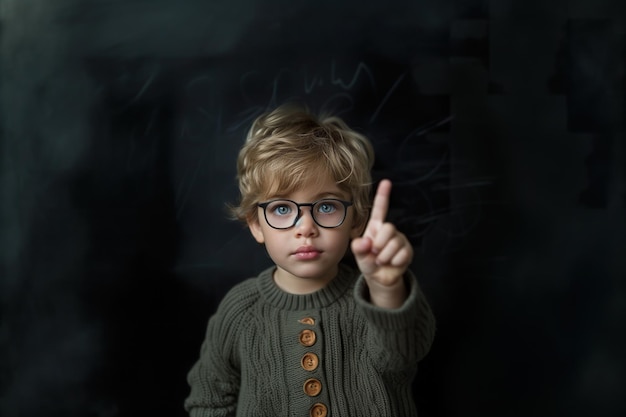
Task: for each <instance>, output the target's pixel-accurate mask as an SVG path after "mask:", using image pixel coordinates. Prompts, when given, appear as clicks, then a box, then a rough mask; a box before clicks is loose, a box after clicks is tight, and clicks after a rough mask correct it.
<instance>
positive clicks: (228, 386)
mask: <svg viewBox="0 0 626 417" xmlns="http://www.w3.org/2000/svg"><path fill="white" fill-rule="evenodd" d="M249 287H250V286H249V285H247V283H246V282H244V283H243V284H240V285H238V286H236V287H235V288H233V289H232V290H231V291H230V292H229V293H228V294H227V295H226V296H225V297H224V299H223V300H222V302H221V303H220V305H219V307H218V309H217V312H216V313H215V314H214V315H213V316H212V317H211V318H210V320H209V323H208V326H207V330H206V336H205V339H204V342H203V343H202V347H201V349H200V358H199V359H198V361H197V362H196V363H195V364H194V366H193V367H192V368H191V370H190V371H189V373H188V375H187V382H188V383H189V386H190V387H191V392H190V394H189V397H187V399H186V400H185V404H184V405H185V409H186V410H187V412H188V413H189V415H190V417H214V416H215V417H217V416H219V417H226V416H235V414H236V408H237V398H238V395H239V385H240V371H239V370H240V366H239V363H240V362H239V356H238V336H239V335H240V334H242V332H243V331H245V330H244V329H243V327H245V324H246V322H247V320H246V310H247V306H249V305H250V301H251V295H252V294H251V292H250V291H247V290H248V289H249Z"/></svg>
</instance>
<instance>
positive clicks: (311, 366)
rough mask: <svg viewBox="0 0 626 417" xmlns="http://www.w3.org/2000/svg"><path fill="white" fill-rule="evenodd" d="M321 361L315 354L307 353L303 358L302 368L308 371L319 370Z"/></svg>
mask: <svg viewBox="0 0 626 417" xmlns="http://www.w3.org/2000/svg"><path fill="white" fill-rule="evenodd" d="M319 363H320V360H319V358H318V357H317V355H316V354H315V353H310V352H309V353H305V354H304V356H303V357H302V367H303V368H304V369H305V370H307V371H314V370H316V369H317V365H319Z"/></svg>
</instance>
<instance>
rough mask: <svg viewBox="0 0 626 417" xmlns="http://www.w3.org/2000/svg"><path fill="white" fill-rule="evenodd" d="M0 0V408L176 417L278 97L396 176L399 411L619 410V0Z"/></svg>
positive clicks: (234, 278)
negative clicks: (414, 256)
mask: <svg viewBox="0 0 626 417" xmlns="http://www.w3.org/2000/svg"><path fill="white" fill-rule="evenodd" d="M337 3H338V2H337ZM0 6H1V8H2V17H1V19H2V20H1V22H0V23H1V31H0V41H1V47H2V54H1V56H0V59H1V74H0V75H1V77H2V78H1V80H2V81H1V84H0V97H1V100H2V101H1V103H2V104H1V105H2V111H1V115H2V118H1V120H0V131H1V133H2V136H1V138H2V140H1V142H0V146H1V148H0V149H1V151H0V152H1V155H0V158H1V159H0V162H1V165H0V169H1V170H0V175H1V177H0V179H1V182H0V184H1V186H0V187H1V188H0V192H1V199H2V200H1V201H2V204H1V206H0V210H1V211H0V213H1V217H0V219H1V223H0V238H1V242H0V245H1V246H0V261H1V263H0V266H1V269H0V302H1V304H0V307H1V309H0V314H1V316H0V320H1V324H0V343H1V344H0V378H1V380H0V383H1V385H0V388H1V390H2V391H1V399H0V415H2V416H3V417H18V416H19V417H22V416H28V417H30V416H64V417H65V416H68V417H72V416H94V417H95V416H98V417H113V416H137V415H140V416H161V415H163V416H165V415H168V416H183V415H184V411H183V409H182V402H183V400H184V398H185V396H186V395H187V393H188V387H187V384H186V380H185V375H186V372H187V371H188V370H189V368H190V367H191V365H192V364H193V362H194V361H195V360H196V358H197V355H198V351H199V348H200V343H201V341H202V338H203V333H204V329H205V324H206V321H207V319H208V317H209V316H210V314H211V313H212V312H213V311H214V309H215V308H216V306H217V303H218V302H219V300H220V299H221V297H222V296H223V295H224V293H225V292H226V291H227V290H228V289H229V288H230V287H231V286H232V285H234V284H235V283H237V282H239V281H241V280H243V279H244V278H246V277H248V276H251V275H254V274H255V273H256V272H258V271H259V270H260V269H261V268H262V267H264V266H266V265H268V264H269V259H268V258H267V257H266V255H265V254H264V253H263V250H262V249H261V248H259V247H257V245H256V243H255V242H254V241H253V240H252V238H251V237H250V236H249V233H248V232H247V231H246V230H245V229H243V228H242V227H241V226H240V225H239V224H236V223H233V222H230V221H228V220H226V218H225V212H224V204H225V203H226V202H233V201H234V200H235V198H236V184H235V181H234V175H235V158H236V154H237V151H238V148H239V146H240V145H241V143H242V141H243V137H244V134H245V131H246V129H247V128H248V126H249V123H250V122H251V120H252V118H254V117H255V116H256V115H258V114H259V113H260V112H261V111H263V110H265V109H267V108H271V107H273V106H274V105H277V104H280V103H282V102H283V101H285V100H299V101H302V102H305V103H307V104H308V105H309V106H310V107H311V108H312V109H313V110H316V111H317V110H321V109H328V110H332V111H334V112H335V113H337V114H339V115H341V116H343V117H344V118H345V119H346V121H347V122H348V123H349V124H350V125H351V126H353V127H354V128H356V129H357V130H359V131H361V132H363V133H365V134H367V135H368V136H369V137H371V139H372V141H373V142H374V145H375V147H376V150H377V157H378V159H377V162H376V166H375V169H374V176H375V178H376V179H377V180H378V179H380V178H383V177H388V178H391V179H392V180H393V181H394V184H395V186H394V192H393V196H392V197H393V200H392V205H393V209H392V211H391V212H390V216H389V217H390V219H391V220H393V221H394V222H396V223H397V225H398V227H400V228H401V229H402V230H403V231H404V232H405V233H406V234H407V235H408V236H409V238H410V239H411V241H412V242H413V243H414V245H415V247H416V251H417V253H418V254H419V258H418V261H417V262H416V263H415V266H414V269H415V270H416V272H418V273H419V276H420V282H421V285H422V286H423V288H424V291H425V292H426V294H427V296H428V298H429V300H430V302H431V304H432V307H433V309H434V311H435V314H436V316H437V318H438V334H437V338H436V341H435V343H434V345H433V347H432V350H431V353H430V354H429V356H428V357H427V358H426V359H425V360H424V361H423V362H422V366H421V369H420V372H419V373H418V378H417V381H416V384H415V398H416V401H417V402H418V407H419V410H420V415H421V416H423V417H429V416H433V417H434V416H493V417H496V416H498V417H499V416H561V415H568V416H590V415H593V416H622V415H624V414H625V412H626V405H625V395H624V392H625V391H624V388H625V387H626V380H625V378H626V377H625V373H624V371H625V360H624V351H625V348H626V343H625V337H624V334H625V333H624V327H625V324H626V320H625V318H626V292H625V289H624V279H623V278H624V276H625V275H626V274H625V273H626V267H625V263H624V257H625V255H626V238H625V236H626V233H625V232H626V227H625V219H626V216H625V214H626V212H625V203H626V194H625V186H624V185H625V183H626V181H625V180H626V175H625V171H624V165H625V164H624V162H625V159H626V158H625V157H626V150H625V146H624V114H625V112H624V92H625V78H624V66H625V56H626V53H625V52H626V46H625V45H626V42H625V38H624V33H625V32H624V31H625V24H624V23H625V15H624V11H623V1H622V0H615V1H609V0H602V1H600V0H597V1H593V2H592V1H582V0H580V1H565V0H557V1H537V0H532V1H517V2H514V1H510V0H509V1H506V0H503V1H487V0H455V1H452V0H448V1H442V0H423V1H411V2H409V1H407V2H402V1H387V2H367V1H354V0H353V1H350V2H343V3H341V5H337V4H335V2H330V1H320V0H317V1H293V0H292V1H287V0H271V1H260V0H259V1H252V0H250V1H235V0H232V1H226V0H214V1H201V0H188V1H180V2H176V1H165V0H150V1H148V0H127V1H121V0H117V1H105V0H99V1H97V0H91V1H89V0H84V1H79V0H58V1H51V0H50V1H46V0H2V1H1V4H0Z"/></svg>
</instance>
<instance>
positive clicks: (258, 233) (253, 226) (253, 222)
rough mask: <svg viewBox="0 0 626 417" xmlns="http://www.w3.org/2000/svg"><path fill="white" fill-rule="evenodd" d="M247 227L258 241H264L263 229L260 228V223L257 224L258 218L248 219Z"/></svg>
mask: <svg viewBox="0 0 626 417" xmlns="http://www.w3.org/2000/svg"><path fill="white" fill-rule="evenodd" d="M248 227H249V228H250V233H252V236H253V237H254V239H255V240H256V241H257V242H258V243H265V236H264V235H263V229H261V225H260V224H259V219H258V218H256V219H248Z"/></svg>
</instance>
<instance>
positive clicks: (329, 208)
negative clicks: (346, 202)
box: [317, 201, 337, 214]
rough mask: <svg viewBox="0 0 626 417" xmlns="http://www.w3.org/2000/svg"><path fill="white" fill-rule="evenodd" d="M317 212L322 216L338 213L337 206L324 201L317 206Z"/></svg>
mask: <svg viewBox="0 0 626 417" xmlns="http://www.w3.org/2000/svg"><path fill="white" fill-rule="evenodd" d="M317 211H319V212H320V213H322V214H331V213H334V212H335V211H337V204H335V203H334V202H332V201H322V202H321V203H319V205H318V206H317Z"/></svg>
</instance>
